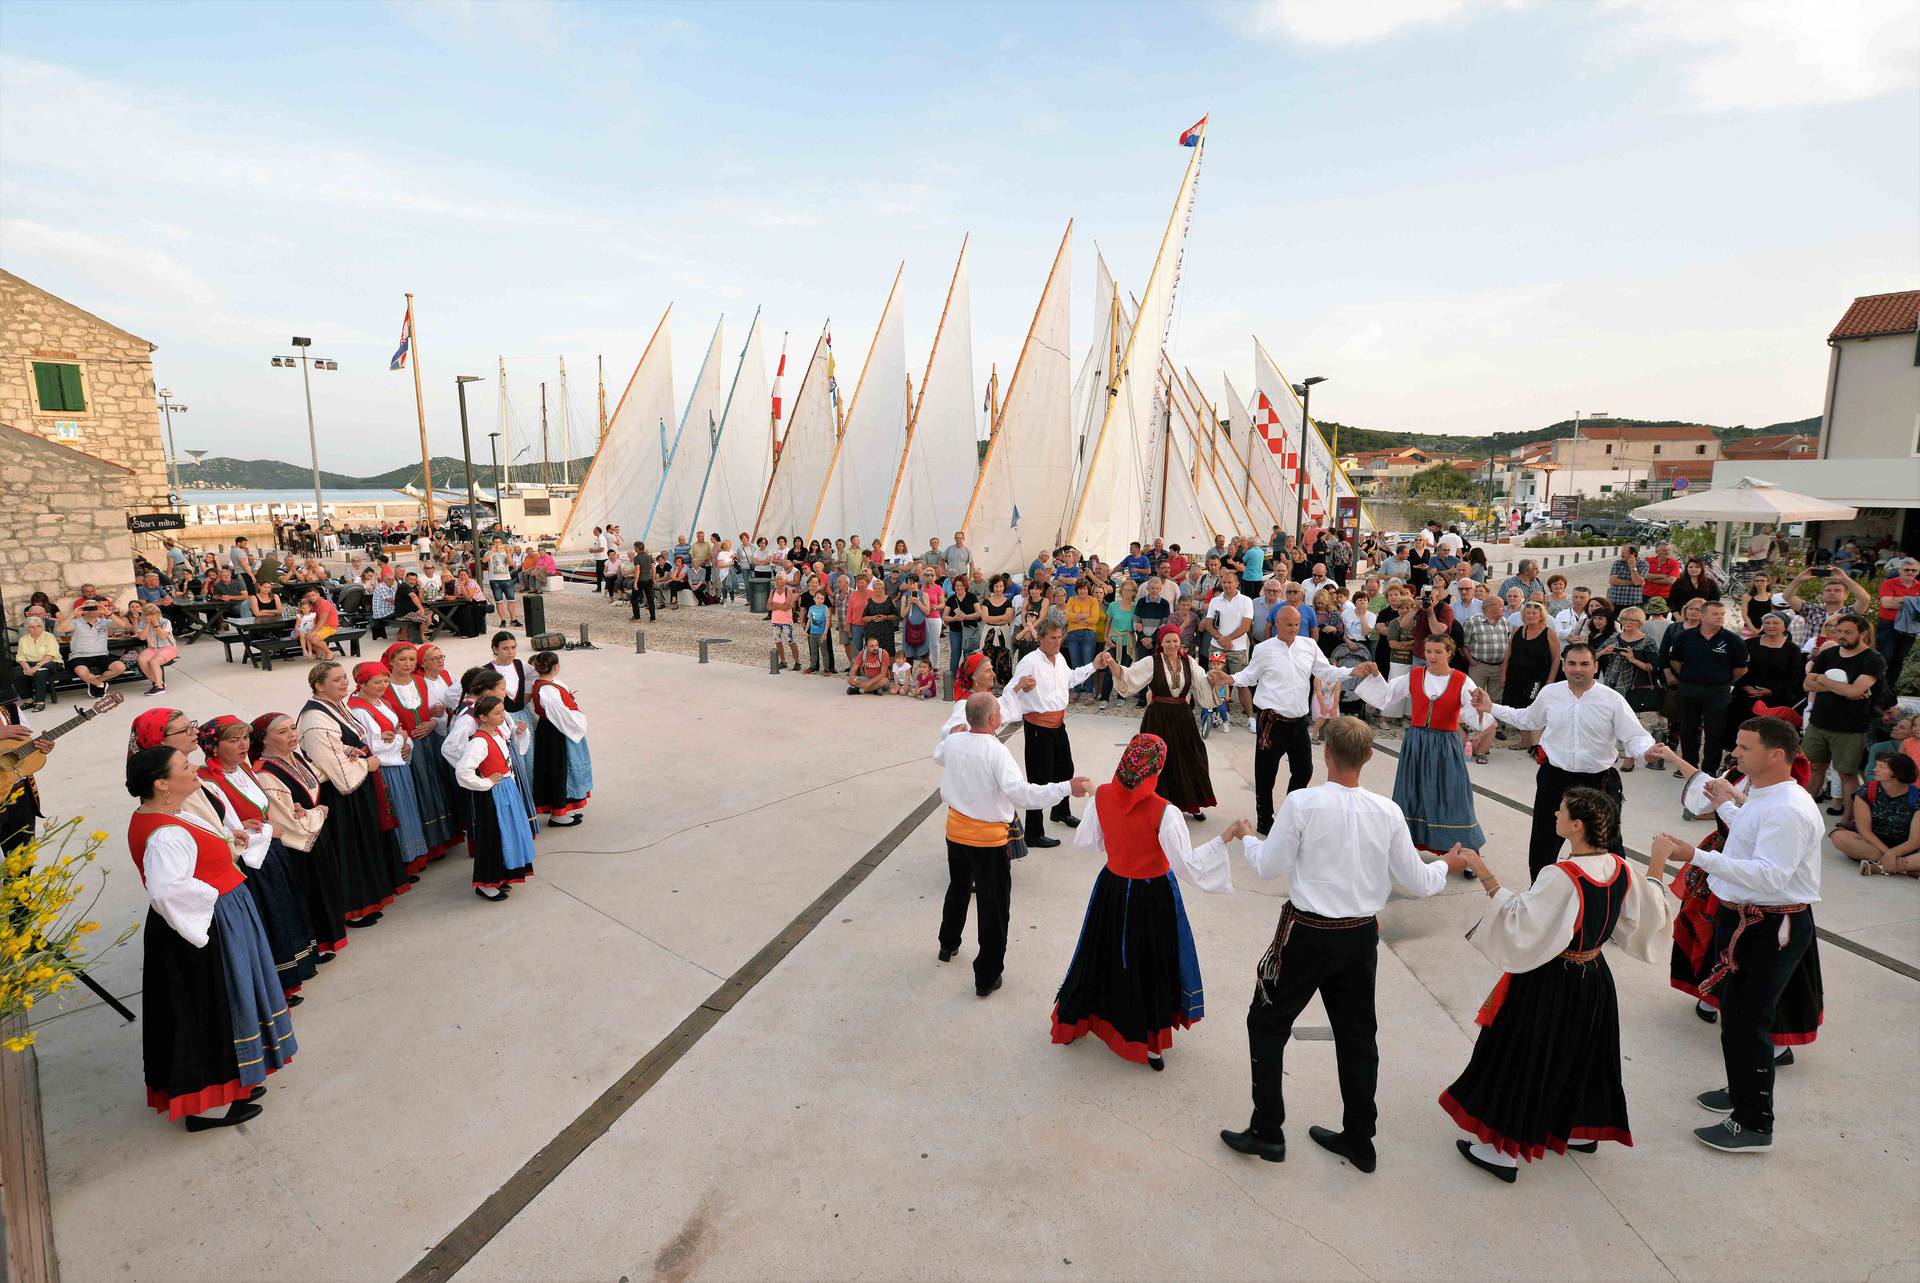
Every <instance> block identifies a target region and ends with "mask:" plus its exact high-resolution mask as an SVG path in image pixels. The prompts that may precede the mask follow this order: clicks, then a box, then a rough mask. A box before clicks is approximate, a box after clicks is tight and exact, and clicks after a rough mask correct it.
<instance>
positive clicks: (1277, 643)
mask: <svg viewBox="0 0 1920 1283" xmlns="http://www.w3.org/2000/svg"><path fill="white" fill-rule="evenodd" d="M1361 667H1362V668H1364V667H1367V665H1362V666H1361ZM1359 671H1360V669H1359V668H1356V669H1353V670H1352V671H1351V672H1350V671H1348V670H1347V669H1344V668H1335V667H1334V666H1333V665H1332V664H1330V663H1328V662H1327V657H1326V656H1325V655H1322V654H1321V653H1320V648H1319V647H1318V646H1316V645H1314V644H1313V643H1312V642H1311V641H1309V640H1308V639H1307V638H1305V637H1302V636H1301V635H1300V611H1299V609H1298V608H1297V607H1294V606H1282V607H1281V608H1280V609H1279V610H1277V611H1275V612H1274V614H1273V635H1272V636H1271V637H1268V638H1267V639H1266V640H1265V641H1263V642H1261V643H1260V644H1259V645H1258V646H1255V647H1254V648H1253V654H1252V656H1251V657H1250V658H1249V659H1248V660H1247V666H1246V667H1245V668H1243V669H1241V670H1240V671H1239V672H1237V673H1235V674H1233V676H1232V677H1231V678H1228V677H1227V676H1226V675H1225V674H1224V673H1216V674H1215V675H1214V685H1215V686H1216V687H1224V686H1225V685H1226V684H1227V682H1228V681H1231V682H1232V683H1233V684H1234V685H1235V686H1251V687H1253V708H1254V714H1253V715H1254V729H1255V731H1256V732H1257V733H1258V735H1259V737H1260V738H1259V740H1258V741H1257V742H1256V744H1255V747H1254V750H1253V809H1254V819H1253V826H1254V828H1255V829H1257V830H1258V831H1259V832H1260V833H1262V834H1265V833H1267V832H1268V831H1269V830H1270V829H1272V828H1273V781H1274V777H1275V776H1276V775H1278V774H1279V773H1280V758H1281V756H1282V755H1284V756H1285V757H1286V759H1287V792H1288V793H1295V792H1298V791H1299V790H1301V789H1303V788H1305V787H1306V786H1307V784H1308V783H1309V782H1310V781H1311V780H1312V779H1313V742H1312V739H1311V737H1310V736H1309V734H1308V729H1309V727H1310V725H1311V722H1312V713H1313V702H1312V701H1313V680H1314V678H1316V677H1325V678H1328V679H1330V680H1333V681H1342V680H1344V679H1346V678H1348V677H1350V676H1352V675H1353V673H1357V672H1359ZM1373 671H1375V672H1378V671H1379V670H1378V669H1377V668H1375V669H1374V670H1373Z"/></svg>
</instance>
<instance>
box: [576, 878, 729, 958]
mask: <svg viewBox="0 0 1920 1283" xmlns="http://www.w3.org/2000/svg"><path fill="white" fill-rule="evenodd" d="M540 885H542V886H546V887H552V888H553V889H554V890H555V891H558V892H559V893H560V894H561V895H564V896H566V897H567V899H569V900H571V901H573V902H574V903H575V904H577V905H580V906H581V907H582V908H585V909H591V910H592V911H593V912H595V913H597V914H599V915H600V916H601V917H603V918H605V919H606V920H607V921H608V922H611V923H613V925H614V926H616V927H619V928H620V929H621V930H622V931H628V932H631V933H632V934H634V935H637V936H639V937H640V938H641V939H642V940H645V941H646V942H647V943H648V944H650V945H652V946H653V947H654V948H656V949H658V950H660V951H661V952H662V953H667V954H672V955H673V956H674V957H676V958H678V959H680V961H682V962H684V963H686V964H687V965H688V966H689V967H695V968H698V969H699V970H701V971H704V972H706V973H707V974H708V975H710V976H712V977H713V978H714V979H715V980H725V979H726V977H725V976H723V975H721V974H720V973H719V972H718V971H715V970H713V969H712V968H711V967H702V966H701V965H700V964H699V963H697V962H695V961H694V960H693V959H692V958H689V957H688V956H687V955H686V954H684V953H681V952H680V951H679V950H678V949H670V948H668V947H667V946H666V945H664V944H661V943H660V942H659V941H658V940H655V939H654V938H653V937H652V936H650V935H648V934H647V933H646V932H644V931H642V930H641V929H640V928H639V927H636V926H631V925H629V924H627V923H625V922H622V921H621V920H620V919H618V918H616V917H614V916H613V915H612V914H611V913H608V912H607V911H606V910H605V909H603V908H601V907H600V906H599V905H597V904H589V903H587V901H585V900H582V899H581V898H580V897H579V896H577V895H575V894H574V893H573V892H571V891H569V890H567V889H566V888H565V887H563V886H561V885H560V884H558V883H557V882H555V881H554V880H553V879H552V878H548V879H547V880H546V881H544V882H542V883H541V884H540Z"/></svg>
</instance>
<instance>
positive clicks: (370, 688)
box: [347, 659, 428, 884]
mask: <svg viewBox="0 0 1920 1283" xmlns="http://www.w3.org/2000/svg"><path fill="white" fill-rule="evenodd" d="M392 676H393V674H392V670H391V669H389V668H388V667H387V666H386V665H385V664H383V663H381V662H380V661H379V660H377V659H375V660H369V661H368V662H366V663H364V664H356V665H354V668H353V680H354V683H355V685H356V687H357V689H356V690H355V691H354V694H353V697H352V698H351V699H349V700H348V701H347V709H348V711H349V712H351V713H352V714H353V720H354V721H355V722H357V723H359V727H360V738H361V739H363V740H365V741H366V742H367V748H368V749H369V750H370V751H371V752H372V753H373V760H374V761H376V762H378V763H379V764H380V774H379V776H378V777H377V778H378V780H379V785H380V791H381V794H382V800H383V802H384V806H383V808H382V810H383V814H382V816H381V824H380V827H381V828H384V829H389V830H390V831H391V832H392V833H393V840H394V841H395V842H396V843H397V844H398V845H399V847H400V860H401V862H402V863H403V864H405V865H406V868H407V882H408V883H409V884H412V883H415V882H418V881H419V880H420V870H421V868H423V867H424V866H425V865H426V863H427V858H428V857H427V834H426V830H425V828H424V827H423V826H422V825H421V823H420V797H419V794H417V793H416V792H415V791H414V787H413V770H412V768H410V767H409V766H408V765H407V758H408V757H409V756H411V755H412V753H413V741H412V739H411V738H410V737H409V736H408V735H407V733H406V731H405V730H403V729H402V728H401V725H400V715H399V714H398V713H396V712H394V711H393V709H392V707H390V706H389V705H388V704H387V690H388V688H389V687H390V685H391V681H392Z"/></svg>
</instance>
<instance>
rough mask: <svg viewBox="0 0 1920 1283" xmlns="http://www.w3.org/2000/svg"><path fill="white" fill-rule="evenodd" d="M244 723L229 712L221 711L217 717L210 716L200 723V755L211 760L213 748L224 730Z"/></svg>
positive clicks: (222, 735) (217, 743) (222, 736)
mask: <svg viewBox="0 0 1920 1283" xmlns="http://www.w3.org/2000/svg"><path fill="white" fill-rule="evenodd" d="M244 725H246V723H245V722H242V721H241V720H240V719H239V718H237V717H235V716H233V715H232V714H231V713H222V714H220V716H218V717H210V718H208V719H207V720H206V721H204V722H202V723H200V735H199V739H200V755H201V756H202V757H204V758H206V759H207V761H208V762H212V761H213V755H214V750H215V748H216V747H217V746H218V745H219V743H220V741H221V739H222V738H224V732H225V731H226V730H227V729H228V728H229V727H233V726H244Z"/></svg>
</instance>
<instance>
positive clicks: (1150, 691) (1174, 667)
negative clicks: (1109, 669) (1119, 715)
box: [1113, 624, 1218, 820]
mask: <svg viewBox="0 0 1920 1283" xmlns="http://www.w3.org/2000/svg"><path fill="white" fill-rule="evenodd" d="M1113 688H1114V690H1115V691H1117V692H1118V693H1119V694H1121V695H1137V694H1139V693H1140V692H1142V691H1145V692H1146V695H1147V711H1146V712H1145V713H1143V714H1142V715H1141V717H1140V732H1141V733H1142V734H1143V735H1152V736H1156V737H1158V738H1159V739H1160V740H1161V741H1162V743H1163V744H1164V745H1165V746H1166V748H1165V752H1166V762H1165V764H1164V765H1163V767H1162V769H1161V771H1160V775H1159V778H1158V779H1157V780H1156V782H1155V783H1154V786H1153V788H1154V792H1155V793H1157V794H1159V795H1160V796H1161V797H1163V798H1165V799H1166V800H1167V801H1168V802H1171V803H1172V804H1173V806H1174V807H1175V808H1176V809H1177V810H1180V811H1184V812H1186V814H1187V816H1188V817H1189V818H1190V819H1195V820H1204V819H1206V818H1207V817H1206V813H1205V811H1204V810H1203V809H1202V808H1204V807H1209V806H1213V805H1215V799H1214V795H1213V773H1212V772H1211V771H1210V770H1209V769H1208V767H1207V749H1206V745H1204V744H1203V743H1201V740H1200V730H1199V727H1198V726H1197V725H1196V724H1195V722H1194V719H1193V706H1194V705H1195V704H1199V705H1200V706H1201V707H1202V708H1212V707H1213V706H1214V705H1215V704H1216V703H1217V702H1218V697H1217V695H1216V694H1215V692H1214V687H1213V684H1212V683H1211V682H1209V681H1208V680H1207V678H1206V676H1205V674H1204V673H1203V672H1202V671H1201V669H1200V665H1199V663H1198V662H1197V661H1196V660H1195V659H1194V658H1193V656H1191V655H1189V654H1187V652H1186V648H1185V647H1184V646H1182V645H1181V644H1180V630H1179V629H1178V628H1175V627H1174V626H1173V625H1172V624H1163V625H1162V626H1161V627H1160V630H1159V631H1158V632H1156V633H1155V634H1154V635H1153V654H1151V655H1149V656H1147V657H1146V658H1145V659H1141V660H1136V661H1134V662H1133V663H1131V664H1128V665H1126V666H1125V667H1119V666H1116V667H1115V668H1114V670H1113Z"/></svg>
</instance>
